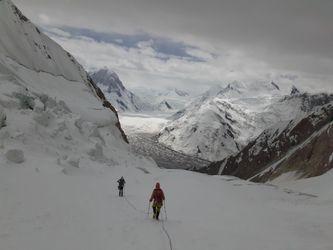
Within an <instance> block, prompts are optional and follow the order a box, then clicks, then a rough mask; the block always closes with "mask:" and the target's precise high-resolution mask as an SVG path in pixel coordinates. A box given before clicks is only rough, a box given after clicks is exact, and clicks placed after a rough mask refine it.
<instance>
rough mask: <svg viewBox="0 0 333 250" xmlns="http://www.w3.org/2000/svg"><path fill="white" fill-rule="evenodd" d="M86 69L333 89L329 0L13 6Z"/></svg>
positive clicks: (61, 0) (198, 84) (128, 76)
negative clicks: (41, 28) (268, 82)
mask: <svg viewBox="0 0 333 250" xmlns="http://www.w3.org/2000/svg"><path fill="white" fill-rule="evenodd" d="M14 2H15V3H16V4H17V5H18V6H19V7H20V8H21V10H22V11H23V12H24V13H25V14H26V15H27V16H28V17H29V18H30V19H31V20H32V21H33V22H35V23H36V24H37V25H39V26H41V27H43V28H44V31H46V32H47V33H48V34H49V35H50V36H51V37H52V38H53V39H55V40H56V41H57V42H59V43H60V44H61V45H62V46H63V47H65V49H67V50H69V51H70V52H71V53H73V54H74V55H75V56H76V57H77V58H78V59H79V61H80V62H81V63H82V64H83V65H84V66H85V67H86V68H87V70H93V69H98V68H101V67H104V66H107V67H109V68H111V69H113V70H114V71H116V72H117V73H118V74H119V75H120V77H121V79H122V80H123V82H124V84H125V85H126V86H128V87H135V86H140V85H145V86H156V87H157V86H177V87H180V88H184V89H187V90H188V89H196V90H200V89H205V88H207V87H208V86H209V85H214V84H225V83H227V82H230V81H233V80H239V81H253V80H265V81H275V82H277V83H279V84H281V85H283V84H292V83H294V84H295V85H296V86H298V87H300V88H303V89H304V90H314V91H316V90H317V91H321V90H326V91H331V92H332V91H333V14H332V13H333V1H331V0H251V1H249V0H244V1H240V0H228V1H225V0H205V1H202V0H94V1H91V0H57V1H54V0H14Z"/></svg>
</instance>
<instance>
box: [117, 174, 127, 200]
mask: <svg viewBox="0 0 333 250" xmlns="http://www.w3.org/2000/svg"><path fill="white" fill-rule="evenodd" d="M117 182H118V190H119V197H123V196H124V186H125V183H126V181H125V179H124V177H121V178H120V179H119V180H118V181H117Z"/></svg>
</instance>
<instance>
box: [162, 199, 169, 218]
mask: <svg viewBox="0 0 333 250" xmlns="http://www.w3.org/2000/svg"><path fill="white" fill-rule="evenodd" d="M165 203H166V202H165V201H164V206H163V207H164V213H165V220H168V214H167V211H166V206H165Z"/></svg>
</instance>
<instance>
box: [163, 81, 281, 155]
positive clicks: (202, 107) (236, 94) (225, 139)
mask: <svg viewBox="0 0 333 250" xmlns="http://www.w3.org/2000/svg"><path fill="white" fill-rule="evenodd" d="M276 86H277V85H276V84H275V85H272V84H266V83H256V84H253V85H250V86H248V85H246V84H243V83H239V82H233V83H231V84H228V85H227V86H226V87H221V86H215V87H212V88H211V89H209V90H208V91H207V92H205V93H204V94H203V95H201V96H200V97H198V98H197V99H196V100H194V101H193V102H192V103H191V104H189V105H188V106H187V107H186V108H185V109H183V110H181V111H179V112H177V113H176V114H174V115H173V116H172V119H173V121H172V122H171V123H170V124H168V125H167V126H166V127H165V128H164V129H163V130H162V131H161V133H160V135H159V141H160V142H161V143H164V144H166V145H168V146H169V147H171V148H173V149H174V150H177V151H181V152H184V153H186V154H190V155H195V156H197V157H202V158H204V159H207V160H219V159H223V158H225V157H227V156H229V155H232V154H234V153H236V152H238V151H239V150H241V148H242V147H243V146H245V145H246V143H247V142H248V140H249V139H250V138H253V137H254V136H255V135H257V134H259V132H260V130H261V129H263V128H264V127H266V126H267V125H266V124H265V122H266V121H265V120H264V119H257V113H258V112H259V111H260V110H263V107H265V106H267V104H270V103H271V101H272V99H274V98H277V96H281V93H280V90H279V88H277V87H276Z"/></svg>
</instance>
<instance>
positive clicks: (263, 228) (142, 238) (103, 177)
mask: <svg viewBox="0 0 333 250" xmlns="http://www.w3.org/2000/svg"><path fill="white" fill-rule="evenodd" d="M42 159H43V160H42V161H41V160H40V159H38V158H36V159H35V162H31V164H25V165H24V166H21V167H15V166H11V165H3V164H2V165H1V168H0V170H1V175H0V190H1V192H0V200H1V201H2V202H1V203H0V208H1V210H0V211H1V212H0V215H1V216H0V237H1V248H3V249H7V250H16V249H26V250H44V249H48V250H60V249H71V250H83V249H84V250H88V249H96V250H105V249H119V250H131V249H138V250H150V249H152V250H160V249H161V250H162V249H163V250H165V249H170V246H169V240H168V237H167V235H166V234H165V232H164V231H163V229H162V227H163V226H164V228H165V229H166V230H167V232H168V234H169V235H170V238H171V243H172V247H173V248H172V249H183V250H187V249H188V250H190V249H191V250H202V249H209V250H215V249H237V250H242V249H251V250H257V249H262V250H281V249H288V250H289V249H291V250H292V249H294V250H300V249H302V250H317V249H318V250H319V249H320V250H330V249H332V247H333V241H332V237H331V235H332V232H333V224H332V222H331V220H330V219H329V218H331V211H332V209H333V200H332V198H331V197H329V198H328V196H325V200H323V199H322V198H321V197H320V192H318V191H320V189H318V190H317V189H315V188H314V189H311V191H313V192H315V194H316V195H319V197H315V196H312V195H309V194H305V193H300V192H299V191H301V190H298V191H297V192H296V191H291V190H289V189H284V188H278V187H276V186H271V185H260V184H253V183H250V182H245V181H241V180H238V179H235V178H231V177H226V176H224V177H223V176H219V177H211V176H206V175H202V174H198V173H193V172H186V171H182V170H160V169H156V168H154V167H147V166H140V167H135V166H131V164H130V165H128V166H127V167H126V166H124V165H123V166H119V167H118V166H115V167H111V168H110V167H107V166H105V165H103V164H100V163H96V164H94V165H93V166H92V165H90V166H89V165H86V166H85V167H83V168H80V169H77V170H76V171H73V172H72V173H71V174H69V175H64V174H63V173H62V172H61V171H60V169H59V167H58V166H57V165H56V164H54V163H52V162H48V161H47V159H45V158H42ZM36 166H38V167H39V170H38V171H37V170H35V168H36ZM119 176H124V177H125V179H126V181H127V185H126V187H125V198H124V199H122V198H119V197H117V195H116V193H117V190H116V179H117V177H119ZM331 180H332V178H331V177H330V178H328V179H326V180H325V185H326V188H325V190H324V191H327V190H332V182H331ZM156 181H160V183H161V185H162V188H163V189H164V191H165V194H166V199H167V200H166V212H167V220H165V221H164V222H156V221H153V220H152V219H148V218H147V211H148V198H149V195H150V192H151V191H152V187H153V185H154V183H155V182H156ZM309 182H310V183H307V185H304V186H305V187H302V188H304V189H306V188H309V187H311V186H312V183H311V180H309ZM316 182H318V181H316ZM323 185H324V184H323V183H321V186H323ZM310 194H311V193H310ZM162 211H163V212H162V218H164V219H165V213H164V210H162ZM150 216H151V209H150Z"/></svg>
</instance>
